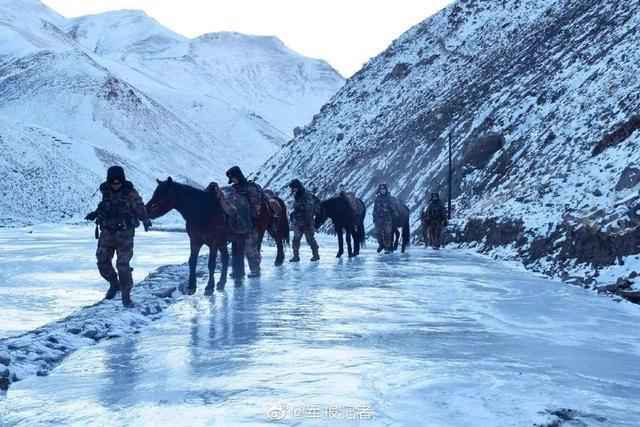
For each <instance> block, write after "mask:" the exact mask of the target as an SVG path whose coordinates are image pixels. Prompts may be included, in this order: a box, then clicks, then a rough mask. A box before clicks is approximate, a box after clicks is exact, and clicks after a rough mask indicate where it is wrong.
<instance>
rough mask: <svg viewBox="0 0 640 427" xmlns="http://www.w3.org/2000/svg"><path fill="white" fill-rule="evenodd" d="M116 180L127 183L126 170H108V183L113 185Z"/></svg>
mask: <svg viewBox="0 0 640 427" xmlns="http://www.w3.org/2000/svg"><path fill="white" fill-rule="evenodd" d="M115 180H119V181H120V182H123V183H124V181H125V175H124V169H122V167H121V166H111V167H110V168H109V169H108V170H107V182H108V183H111V182H113V181H115Z"/></svg>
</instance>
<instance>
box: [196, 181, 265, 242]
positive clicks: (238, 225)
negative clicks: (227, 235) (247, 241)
mask: <svg viewBox="0 0 640 427" xmlns="http://www.w3.org/2000/svg"><path fill="white" fill-rule="evenodd" d="M207 191H208V192H211V193H212V195H213V196H214V197H216V198H217V199H218V202H219V203H220V207H221V208H222V211H223V212H224V213H225V216H226V217H227V225H228V226H229V228H230V229H231V231H233V232H234V233H236V234H247V233H250V232H252V231H253V228H254V226H253V223H252V221H251V212H250V206H249V202H248V201H247V199H246V198H245V197H243V196H241V195H239V194H238V193H236V192H235V191H234V190H233V188H231V187H222V188H221V187H220V186H218V184H217V183H215V182H212V183H211V184H209V186H208V187H207Z"/></svg>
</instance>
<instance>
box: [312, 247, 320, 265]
mask: <svg viewBox="0 0 640 427" xmlns="http://www.w3.org/2000/svg"><path fill="white" fill-rule="evenodd" d="M311 251H312V252H313V257H312V258H311V262H316V261H320V254H319V253H318V248H312V249H311Z"/></svg>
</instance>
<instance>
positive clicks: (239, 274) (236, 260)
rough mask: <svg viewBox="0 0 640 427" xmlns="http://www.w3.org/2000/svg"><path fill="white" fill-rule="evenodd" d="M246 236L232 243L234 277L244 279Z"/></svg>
mask: <svg viewBox="0 0 640 427" xmlns="http://www.w3.org/2000/svg"><path fill="white" fill-rule="evenodd" d="M244 243H245V241H244V238H240V239H237V240H235V241H234V242H233V243H232V244H231V265H232V267H233V278H234V279H236V280H242V279H244V275H245V273H244Z"/></svg>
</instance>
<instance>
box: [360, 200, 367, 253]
mask: <svg viewBox="0 0 640 427" xmlns="http://www.w3.org/2000/svg"><path fill="white" fill-rule="evenodd" d="M360 203H361V204H362V215H360V218H358V235H359V239H360V247H361V248H364V247H365V246H366V245H367V236H366V235H365V232H364V219H365V218H366V216H367V206H366V205H365V204H364V202H363V201H362V200H360Z"/></svg>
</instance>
